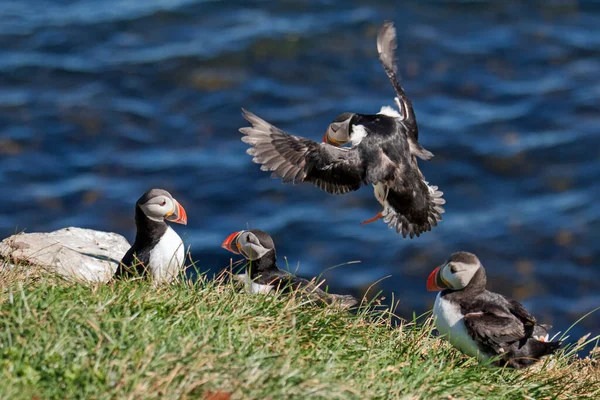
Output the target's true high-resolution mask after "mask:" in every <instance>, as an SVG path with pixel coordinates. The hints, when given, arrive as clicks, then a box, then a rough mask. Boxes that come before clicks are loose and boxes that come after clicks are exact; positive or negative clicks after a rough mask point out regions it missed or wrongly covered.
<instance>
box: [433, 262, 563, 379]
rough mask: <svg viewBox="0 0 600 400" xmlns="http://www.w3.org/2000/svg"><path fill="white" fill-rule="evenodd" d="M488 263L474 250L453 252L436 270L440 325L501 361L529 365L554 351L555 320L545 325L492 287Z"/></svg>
mask: <svg viewBox="0 0 600 400" xmlns="http://www.w3.org/2000/svg"><path fill="white" fill-rule="evenodd" d="M485 286H486V277H485V269H484V268H483V266H482V265H481V262H480V261H479V259H478V258H477V256H475V255H474V254H471V253H466V252H459V253H454V254H452V256H450V259H449V260H448V261H446V263H445V264H444V265H442V266H441V267H438V268H436V269H434V270H433V272H432V273H431V275H429V279H428V280H427V290H429V291H439V290H441V292H440V293H438V295H437V297H436V299H435V305H434V307H433V316H434V320H435V326H436V328H437V330H438V331H439V332H440V333H441V334H443V335H446V339H448V340H449V341H450V343H451V344H452V345H453V346H455V347H457V348H458V349H459V350H460V351H462V352H463V353H465V354H467V355H469V356H471V357H476V358H477V359H478V360H479V361H481V362H487V361H488V360H489V359H490V358H493V357H497V358H498V359H497V360H496V361H495V364H496V365H497V366H508V367H512V368H525V367H528V366H530V365H532V364H535V363H536V362H538V361H539V360H540V358H541V357H543V356H545V355H548V354H552V353H554V352H555V351H556V350H557V349H558V348H559V347H560V345H561V342H560V341H549V340H548V330H549V329H550V328H551V326H549V325H539V324H538V323H537V321H536V319H535V318H534V317H533V315H531V314H529V313H528V312H527V311H526V310H525V308H523V306H522V305H521V304H520V303H519V302H518V301H515V300H512V299H509V298H506V297H504V296H502V295H500V294H497V293H493V292H490V291H488V290H486V288H485Z"/></svg>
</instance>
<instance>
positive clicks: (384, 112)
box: [377, 106, 402, 118]
mask: <svg viewBox="0 0 600 400" xmlns="http://www.w3.org/2000/svg"><path fill="white" fill-rule="evenodd" d="M377 114H381V115H387V116H388V117H392V118H402V115H400V113H399V112H398V111H396V110H394V109H393V108H392V107H390V106H383V107H381V110H379V112H378V113H377Z"/></svg>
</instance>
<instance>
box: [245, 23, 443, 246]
mask: <svg viewBox="0 0 600 400" xmlns="http://www.w3.org/2000/svg"><path fill="white" fill-rule="evenodd" d="M395 49H396V30H395V28H394V25H393V24H392V23H391V22H386V23H385V24H384V25H383V27H382V28H381V30H380V31H379V34H378V36H377V50H378V52H379V60H380V61H381V63H382V65H383V69H384V70H385V72H386V73H387V75H388V77H389V79H390V81H391V83H392V86H393V87H394V89H395V91H396V94H397V97H396V99H395V101H396V105H397V106H398V108H399V111H396V110H394V109H393V108H392V107H389V106H384V107H382V108H381V110H380V111H379V113H377V114H368V115H367V114H356V113H344V114H341V115H340V116H338V117H337V118H336V119H335V120H334V121H333V122H332V123H331V124H330V125H329V128H328V129H327V131H326V133H325V136H324V137H323V142H322V143H317V142H314V141H312V140H310V139H306V138H303V137H300V136H293V135H289V134H287V133H285V132H284V131H282V130H281V129H279V128H277V127H275V126H273V125H271V124H270V123H268V122H266V121H265V120H263V119H261V118H259V117H258V116H256V115H254V114H253V113H251V112H249V111H246V110H244V109H242V111H243V114H242V115H243V116H244V118H245V119H246V120H247V121H248V122H250V124H252V126H251V127H244V128H241V129H240V132H241V133H242V134H243V135H244V136H243V137H242V141H243V142H245V143H247V144H249V145H251V146H252V147H250V148H249V149H248V150H247V151H246V153H248V154H249V155H251V156H253V157H254V158H253V161H254V162H255V163H257V164H261V170H263V171H272V174H271V177H273V178H281V179H282V180H283V182H284V183H298V182H311V183H313V184H314V185H316V186H317V187H318V188H319V189H321V190H324V191H326V192H327V193H330V194H344V193H348V192H350V191H354V190H358V189H359V188H360V187H361V186H362V185H368V184H372V185H373V187H374V192H375V198H376V199H377V201H378V202H379V203H380V204H381V205H382V207H383V210H382V211H381V212H379V213H378V214H377V215H376V216H375V217H373V218H371V219H369V220H367V221H364V222H363V224H365V223H370V222H373V221H376V220H377V219H380V218H381V219H383V221H384V222H386V223H387V224H388V225H389V227H390V228H392V229H395V230H396V232H398V233H401V234H402V236H403V237H407V236H410V238H411V239H412V238H413V237H415V236H420V235H421V233H423V232H425V231H429V230H431V227H432V226H436V225H437V224H438V222H439V221H440V220H441V219H442V216H441V215H442V213H444V209H443V207H442V205H443V204H444V203H445V200H444V199H443V198H442V195H443V193H442V192H441V191H439V190H438V188H437V186H430V185H429V184H428V183H427V181H425V178H424V177H423V174H422V173H421V171H420V170H419V166H418V164H417V158H420V159H421V160H429V159H431V158H432V157H433V154H432V153H431V152H429V151H427V150H425V149H424V148H423V147H422V146H421V145H420V144H419V142H418V138H419V130H418V126H417V121H416V118H415V113H414V111H413V108H412V103H411V101H410V100H409V99H408V97H407V96H406V94H405V93H404V90H403V89H402V87H401V86H400V83H399V82H398V79H397V67H396V61H395V55H394V51H395ZM347 143H350V144H351V146H350V147H342V146H343V145H345V144H347Z"/></svg>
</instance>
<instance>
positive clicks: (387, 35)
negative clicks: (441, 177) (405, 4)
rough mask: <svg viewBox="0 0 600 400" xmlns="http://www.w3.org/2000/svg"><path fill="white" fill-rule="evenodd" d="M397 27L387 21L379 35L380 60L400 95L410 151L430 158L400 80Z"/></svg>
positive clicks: (399, 105)
mask: <svg viewBox="0 0 600 400" xmlns="http://www.w3.org/2000/svg"><path fill="white" fill-rule="evenodd" d="M396 47H397V46H396V28H394V24H393V23H392V22H389V21H387V22H386V23H384V24H383V26H382V27H381V29H380V30H379V34H378V35H377V51H378V52H379V60H380V61H381V64H382V65H383V69H384V70H385V73H386V74H387V76H388V78H389V79H390V82H391V83H392V86H393V87H394V90H395V91H396V94H397V95H398V99H397V103H398V108H400V111H401V112H402V118H403V121H401V123H402V125H403V126H404V128H406V131H407V138H408V143H409V144H410V152H411V153H412V154H413V155H414V156H416V157H419V158H420V159H422V160H430V159H431V158H433V153H431V152H430V151H429V150H427V149H425V148H424V147H423V146H421V144H420V143H419V126H418V125H417V119H416V117H415V111H414V110H413V106H412V102H411V101H410V99H409V98H408V96H407V95H406V93H405V92H404V89H402V86H401V85H400V82H398V67H397V66H396V54H395V51H396Z"/></svg>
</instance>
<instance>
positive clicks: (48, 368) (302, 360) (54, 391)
mask: <svg viewBox="0 0 600 400" xmlns="http://www.w3.org/2000/svg"><path fill="white" fill-rule="evenodd" d="M365 314H366V313H365V312H363V313H359V314H358V315H352V314H349V313H345V312H340V311H337V310H334V309H328V308H325V307H322V306H319V305H315V304H308V303H306V302H304V301H303V300H302V299H300V298H294V297H284V296H262V295H247V294H245V293H243V292H241V291H240V290H237V289H235V288H234V287H233V286H231V285H230V284H221V285H218V284H217V283H215V282H210V283H206V282H204V283H201V284H197V285H195V286H189V285H186V284H184V283H181V284H176V285H170V286H165V287H160V288H153V287H152V286H151V285H150V284H148V283H146V282H133V281H130V282H119V283H116V284H111V285H97V286H91V287H90V286H87V287H86V286H84V285H78V284H73V283H67V282H64V281H61V280H59V279H57V278H51V277H48V276H45V275H36V274H30V275H29V276H27V277H25V276H24V275H23V273H22V272H20V273H19V272H14V271H13V272H9V273H6V272H5V273H0V398H11V399H13V398H14V399H17V398H27V399H31V398H36V397H37V398H66V397H70V398H73V397H86V398H126V397H129V398H155V397H165V398H181V397H183V398H202V397H203V395H204V393H205V392H206V391H208V390H213V391H214V390H220V391H224V392H229V393H232V397H233V398H256V399H287V398H298V399H302V398H306V399H319V398H326V399H367V398H403V399H404V398H405V399H417V398H423V399H436V398H446V399H448V398H469V399H471V398H486V399H490V398H507V399H512V398H514V399H523V398H538V399H539V398H583V397H586V396H587V397H589V398H600V366H599V362H598V360H593V359H592V360H590V359H586V360H574V359H573V358H572V357H570V356H568V355H566V354H562V355H561V356H559V357H556V358H555V359H554V360H553V361H552V362H551V363H550V364H552V366H551V367H550V366H549V365H546V366H544V367H542V368H537V369H536V370H528V371H511V370H502V369H492V368H485V367H482V366H479V365H478V364H477V363H475V362H474V361H473V360H471V359H468V358H466V357H464V356H462V355H461V354H460V353H459V352H457V351H455V350H453V349H452V348H451V347H450V346H449V345H448V344H447V343H445V342H444V341H442V340H440V339H439V338H435V337H433V336H431V335H430V331H431V325H430V323H429V322H425V323H423V324H421V323H419V324H412V323H409V324H405V325H404V326H402V327H396V328H394V329H390V326H389V314H388V315H387V316H386V314H385V313H383V314H380V316H379V317H377V318H375V319H374V318H373V316H371V318H366V316H365Z"/></svg>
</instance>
